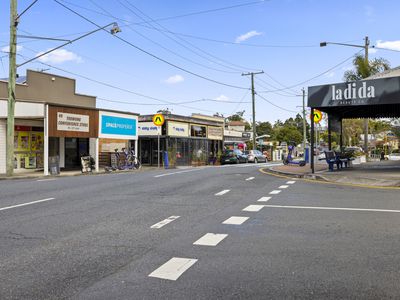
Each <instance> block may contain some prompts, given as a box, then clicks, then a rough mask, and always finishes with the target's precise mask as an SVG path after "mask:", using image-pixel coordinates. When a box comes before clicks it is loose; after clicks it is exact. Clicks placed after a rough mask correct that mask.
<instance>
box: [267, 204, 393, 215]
mask: <svg viewBox="0 0 400 300" xmlns="http://www.w3.org/2000/svg"><path fill="white" fill-rule="evenodd" d="M264 206H265V207H270V208H297V209H319V210H345V211H371V212H391V213H400V210H393V209H373V208H351V207H324V206H322V207H321V206H292V205H264Z"/></svg>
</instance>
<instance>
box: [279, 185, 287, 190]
mask: <svg viewBox="0 0 400 300" xmlns="http://www.w3.org/2000/svg"><path fill="white" fill-rule="evenodd" d="M288 187H289V186H288V185H281V186H280V187H278V189H287V188H288Z"/></svg>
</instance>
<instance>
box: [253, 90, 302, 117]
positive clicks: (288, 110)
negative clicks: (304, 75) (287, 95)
mask: <svg viewBox="0 0 400 300" xmlns="http://www.w3.org/2000/svg"><path fill="white" fill-rule="evenodd" d="M256 95H257V96H258V97H260V98H261V99H262V100H264V101H266V102H268V103H269V104H271V105H273V106H275V107H277V108H279V109H282V110H284V111H287V112H292V113H298V111H294V110H290V109H287V108H284V107H281V106H279V105H276V104H275V103H273V102H271V101H269V100H268V99H267V98H264V97H263V96H261V95H259V94H258V93H256Z"/></svg>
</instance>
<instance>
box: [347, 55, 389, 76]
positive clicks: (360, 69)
mask: <svg viewBox="0 0 400 300" xmlns="http://www.w3.org/2000/svg"><path fill="white" fill-rule="evenodd" d="M353 66H354V68H355V69H354V70H348V71H346V72H345V73H344V76H343V79H344V80H345V81H356V80H361V79H364V78H367V77H369V76H371V75H375V74H378V73H381V72H383V71H386V70H389V69H390V64H389V62H388V61H387V60H386V59H384V58H374V59H372V60H369V61H368V62H367V61H366V60H365V57H364V56H363V55H361V54H358V55H356V56H355V57H354V59H353Z"/></svg>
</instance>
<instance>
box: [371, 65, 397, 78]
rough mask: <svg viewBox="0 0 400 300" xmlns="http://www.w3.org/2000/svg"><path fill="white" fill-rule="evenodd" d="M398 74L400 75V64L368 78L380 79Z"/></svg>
mask: <svg viewBox="0 0 400 300" xmlns="http://www.w3.org/2000/svg"><path fill="white" fill-rule="evenodd" d="M397 76H400V66H398V67H396V68H393V69H389V70H387V71H384V72H382V73H378V74H375V75H372V76H369V77H367V78H366V79H367V80H369V79H379V78H388V77H397Z"/></svg>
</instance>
